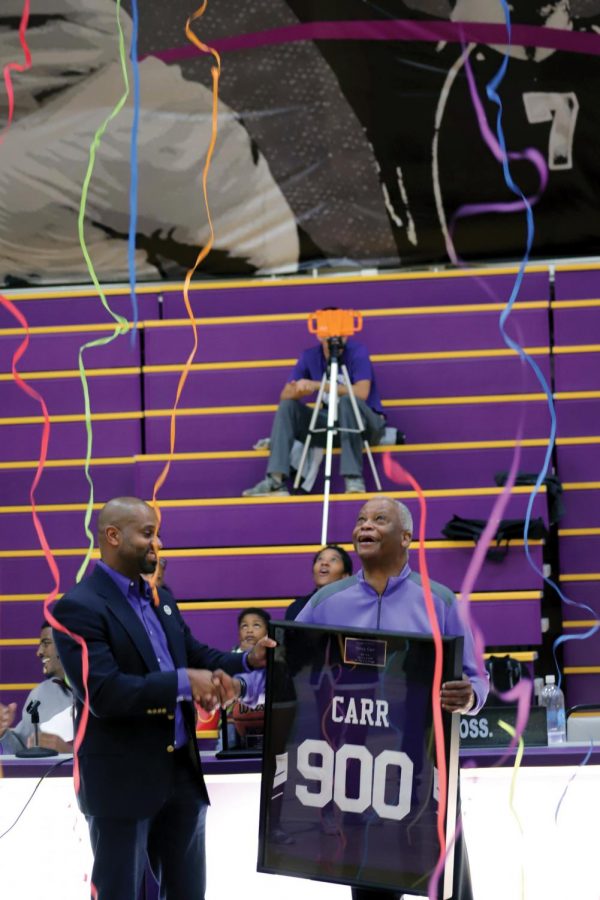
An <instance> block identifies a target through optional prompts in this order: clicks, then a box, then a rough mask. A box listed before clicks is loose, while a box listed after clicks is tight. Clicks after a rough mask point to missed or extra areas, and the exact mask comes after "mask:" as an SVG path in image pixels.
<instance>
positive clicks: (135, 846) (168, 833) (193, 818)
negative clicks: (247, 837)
mask: <svg viewBox="0 0 600 900" xmlns="http://www.w3.org/2000/svg"><path fill="white" fill-rule="evenodd" d="M206 809H207V807H206V803H205V800H204V798H203V796H202V794H201V791H200V787H199V785H198V780H197V777H196V776H195V773H194V771H193V769H192V763H191V761H190V759H189V754H188V752H187V749H186V750H185V751H181V752H180V753H176V759H175V760H174V766H173V782H172V786H171V791H170V793H169V796H168V798H167V800H166V801H165V803H164V804H163V806H162V807H161V808H160V809H159V811H158V812H157V813H156V815H154V816H153V817H152V818H149V819H115V818H110V817H104V816H88V817H87V821H88V826H89V829H90V839H91V844H92V850H93V853H94V865H93V868H92V884H93V885H95V887H96V890H97V891H98V900H134V898H136V897H138V896H139V893H140V887H141V884H142V879H143V876H144V871H145V868H146V861H147V860H148V861H149V862H150V866H151V868H152V871H153V873H154V876H155V878H156V880H157V881H158V883H159V886H160V893H159V896H160V900H204V893H205V889H206V862H205V852H204V829H205V821H206Z"/></svg>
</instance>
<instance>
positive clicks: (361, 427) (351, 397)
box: [342, 365, 381, 491]
mask: <svg viewBox="0 0 600 900" xmlns="http://www.w3.org/2000/svg"><path fill="white" fill-rule="evenodd" d="M342 376H343V379H344V386H345V388H346V391H347V392H348V398H349V400H350V405H351V406H352V412H353V413H354V418H355V419H356V427H357V431H358V432H359V433H360V434H362V435H363V447H364V449H365V452H366V454H367V459H368V460H369V465H370V467H371V472H372V473H373V480H374V481H375V487H376V488H377V490H378V491H380V490H381V481H380V479H379V473H378V472H377V467H376V465H375V460H374V459H373V454H372V452H371V447H370V446H369V442H368V440H367V438H366V437H364V434H365V432H366V427H365V423H364V421H363V417H362V416H361V414H360V409H359V408H358V403H357V402H356V396H355V394H354V389H353V387H352V382H351V381H350V376H349V375H348V369H347V368H346V366H344V365H342Z"/></svg>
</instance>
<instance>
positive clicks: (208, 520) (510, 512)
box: [0, 491, 547, 550]
mask: <svg viewBox="0 0 600 900" xmlns="http://www.w3.org/2000/svg"><path fill="white" fill-rule="evenodd" d="M495 499H496V498H495V497H493V496H483V497H479V496H476V497H469V496H466V497H465V496H460V492H458V491H457V496H455V497H433V498H429V499H428V500H427V535H426V537H427V538H428V539H437V538H441V537H442V528H443V527H444V525H445V524H446V523H447V522H448V521H449V520H450V519H451V518H452V516H453V515H454V514H455V513H456V514H460V515H462V516H464V517H467V518H478V519H487V518H488V516H489V515H490V513H491V510H492V506H493V504H494V500H495ZM528 501H529V495H528V494H514V495H512V496H511V498H510V500H509V503H508V506H507V508H506V510H505V512H504V517H505V518H514V519H516V518H524V516H525V511H526V507H527V504H528ZM362 502H363V501H361V500H352V501H345V500H334V501H332V503H331V508H330V517H329V525H330V527H329V540H330V541H334V542H336V543H348V542H349V541H350V540H351V535H352V529H353V527H354V523H355V520H356V515H357V513H358V510H359V509H360V507H361V506H362ZM403 502H405V503H406V504H407V506H408V507H409V509H410V510H411V512H412V514H413V516H414V518H415V523H416V527H418V521H419V504H418V501H417V500H416V499H412V498H408V499H406V500H404V501H403ZM277 511H278V512H279V515H278V522H277V534H276V540H277V543H278V544H310V543H312V542H313V541H314V538H315V535H317V534H319V531H320V527H321V517H322V503H321V502H320V501H319V502H316V503H306V502H300V501H299V502H297V503H290V504H285V506H284V505H282V504H279V505H278V506H277ZM161 512H162V520H161V538H162V541H163V543H164V545H165V547H167V548H169V547H172V548H181V547H215V546H217V547H218V546H222V545H223V541H224V537H225V536H226V540H227V544H228V545H229V546H245V545H253V544H254V543H255V541H256V536H257V534H258V535H261V538H264V539H265V540H266V541H268V542H270V541H273V540H274V537H270V535H271V532H272V529H273V503H272V502H269V501H268V500H267V501H266V502H263V503H258V504H256V503H249V502H248V501H246V500H242V499H241V500H240V502H239V504H236V505H228V506H219V505H217V504H215V505H214V506H200V505H198V506H187V505H186V506H180V507H166V506H165V507H163V508H162V511H161ZM284 513H285V514H284ZM533 515H534V516H543V517H544V519H546V518H547V516H546V497H545V495H544V494H538V495H537V497H536V499H535V501H534V507H533ZM39 518H40V521H41V522H42V525H43V527H44V531H45V533H46V537H47V539H48V541H49V543H50V546H65V545H67V546H71V547H79V546H82V544H84V543H85V533H84V527H83V521H84V511H83V510H72V511H64V510H58V511H56V512H47V511H41V512H40V513H39ZM95 520H96V514H94V517H93V519H92V526H91V527H92V530H94V529H95ZM0 546H1V547H2V548H3V549H5V550H11V549H14V550H18V549H19V548H35V547H37V546H38V539H37V536H36V533H35V530H34V527H33V521H32V517H31V513H30V512H18V513H10V514H8V513H7V514H5V515H4V516H3V517H1V518H0Z"/></svg>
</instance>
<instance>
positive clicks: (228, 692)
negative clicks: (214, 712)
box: [212, 669, 242, 709]
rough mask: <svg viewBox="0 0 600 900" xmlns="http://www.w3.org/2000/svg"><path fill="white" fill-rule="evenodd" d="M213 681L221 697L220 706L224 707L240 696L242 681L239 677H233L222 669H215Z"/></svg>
mask: <svg viewBox="0 0 600 900" xmlns="http://www.w3.org/2000/svg"><path fill="white" fill-rule="evenodd" d="M212 683H213V687H214V689H215V691H216V692H217V695H218V697H219V706H221V707H223V709H225V707H226V706H229V704H230V703H231V702H232V701H233V700H237V699H238V697H239V696H240V693H241V690H242V684H241V682H240V681H239V680H238V679H237V678H232V677H231V675H228V674H227V672H224V671H223V670H222V669H215V671H214V672H213V673H212Z"/></svg>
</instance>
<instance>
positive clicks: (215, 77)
mask: <svg viewBox="0 0 600 900" xmlns="http://www.w3.org/2000/svg"><path fill="white" fill-rule="evenodd" d="M207 5H208V0H204V2H203V3H202V6H200V7H199V9H197V10H196V12H194V13H193V14H192V15H191V16H190V17H189V19H188V20H187V22H186V25H185V33H186V36H187V37H188V39H189V40H190V41H191V42H192V43H193V44H194V45H195V46H196V47H198V49H199V50H201V51H202V52H203V53H210V54H211V55H212V57H213V59H214V60H215V65H213V66H212V67H211V70H210V71H211V76H212V88H213V93H212V101H213V102H212V119H211V121H212V127H211V136H210V142H209V145H208V150H207V153H206V160H205V163H204V167H203V170H202V191H203V195H204V206H205V209H206V216H207V219H208V227H209V232H210V233H209V239H208V241H207V243H206V245H205V246H204V247H203V248H202V250H201V251H200V252H199V253H198V256H197V257H196V261H195V263H194V265H193V266H192V268H191V269H189V271H188V272H187V275H186V277H185V282H184V285H183V300H184V303H185V308H186V312H187V314H188V317H189V321H190V324H191V326H192V332H193V335H194V339H193V347H192V351H191V353H190V354H189V356H188V358H187V360H186V362H185V365H184V367H183V370H182V372H181V375H180V377H179V382H178V384H177V392H176V394H175V402H174V404H173V409H172V411H171V423H170V430H169V454H168V457H167V461H166V463H165V465H164V467H163V469H162V471H161V472H160V474H159V476H158V478H157V479H156V481H155V483H154V488H153V491H152V501H151V504H150V505H151V506H152V507H153V509H154V511H155V513H156V518H157V521H158V528H159V529H160V522H161V512H160V508H159V505H158V500H157V495H158V492H159V490H160V489H161V487H162V486H163V484H164V483H165V480H166V478H167V475H168V474H169V470H170V468H171V463H172V461H173V456H174V454H175V437H176V415H177V407H178V406H179V400H180V398H181V394H182V391H183V388H184V385H185V383H186V380H187V377H188V375H189V373H190V370H191V367H192V363H193V361H194V357H195V355H196V351H197V349H198V328H197V325H196V321H195V318H194V312H193V310H192V306H191V303H190V297H189V288H190V284H191V281H192V278H193V276H194V273H195V272H196V269H197V268H198V266H199V265H200V263H201V262H202V261H203V260H204V259H205V258H206V257H207V256H208V254H209V253H210V251H211V250H212V247H213V245H214V240H215V233H214V228H213V223H212V217H211V214H210V206H209V202H208V186H207V182H208V172H209V169H210V164H211V160H212V156H213V153H214V149H215V145H216V142H217V131H218V106H219V77H220V75H221V57H220V56H219V54H218V52H217V51H216V50H215V49H214V48H213V47H209V46H208V45H207V44H204V43H203V42H202V41H201V40H199V38H197V37H196V35H195V34H194V32H193V31H192V24H193V22H195V20H196V19H199V18H200V17H201V16H203V15H204V12H205V10H206V7H207ZM157 530H158V529H157ZM157 556H158V547H157ZM158 571H159V566H158V564H157V566H156V570H155V572H154V575H153V576H152V579H151V587H152V592H153V595H154V602H155V603H158V594H157V591H156V580H157V577H158Z"/></svg>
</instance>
